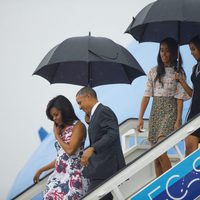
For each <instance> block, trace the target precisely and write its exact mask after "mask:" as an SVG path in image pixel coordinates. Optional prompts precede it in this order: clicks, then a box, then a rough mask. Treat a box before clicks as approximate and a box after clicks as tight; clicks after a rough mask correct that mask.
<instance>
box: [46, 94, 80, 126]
mask: <svg viewBox="0 0 200 200" xmlns="http://www.w3.org/2000/svg"><path fill="white" fill-rule="evenodd" d="M53 107H55V108H57V109H58V110H60V112H61V115H62V121H63V125H72V124H73V122H74V121H75V120H78V117H77V116H76V114H75V112H74V108H73V106H72V104H71V102H70V101H69V100H68V99H67V98H66V97H65V96H62V95H58V96H56V97H54V98H53V99H51V100H50V101H49V103H48V104H47V108H46V115H47V117H48V119H50V120H51V121H53V117H52V115H51V113H50V111H51V109H52V108H53Z"/></svg>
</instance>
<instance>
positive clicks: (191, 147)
mask: <svg viewBox="0 0 200 200" xmlns="http://www.w3.org/2000/svg"><path fill="white" fill-rule="evenodd" d="M198 145H199V138H198V137H196V136H193V135H189V136H188V137H186V139H185V148H186V151H185V156H188V155H189V154H191V153H192V152H193V151H195V150H196V149H198Z"/></svg>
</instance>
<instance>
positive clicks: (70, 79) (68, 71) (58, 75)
mask: <svg viewBox="0 0 200 200" xmlns="http://www.w3.org/2000/svg"><path fill="white" fill-rule="evenodd" d="M33 74H36V75H39V76H42V77H44V78H45V79H47V80H48V81H49V82H50V83H69V84H75V85H81V86H90V87H95V86H98V85H104V84H113V83H127V84H131V83H132V81H133V80H134V79H135V78H137V77H139V76H142V75H145V73H144V71H143V69H142V68H141V66H140V65H139V63H138V62H137V61H136V59H135V58H134V57H133V56H132V55H131V54H130V53H129V51H128V50H126V49H125V48H124V47H122V46H120V45H119V44H116V43H115V42H113V41H112V40H110V39H108V38H104V37H92V36H90V35H89V36H83V37H72V38H69V39H66V40H64V41H63V42H62V43H60V44H58V45H57V46H55V47H54V48H53V49H51V50H50V51H49V53H48V54H47V55H46V56H45V57H44V59H43V60H42V62H41V63H40V64H39V66H38V67H37V69H36V70H35V72H34V73H33Z"/></svg>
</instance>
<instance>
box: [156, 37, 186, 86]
mask: <svg viewBox="0 0 200 200" xmlns="http://www.w3.org/2000/svg"><path fill="white" fill-rule="evenodd" d="M162 44H166V45H167V46H168V49H169V52H170V63H171V65H172V66H173V67H174V70H175V71H176V72H181V73H183V74H184V75H185V72H184V69H183V67H182V63H183V61H182V57H181V54H180V52H179V63H178V43H177V42H176V40H174V39H173V38H165V39H164V40H162V41H161V42H160V47H159V52H158V56H157V62H158V67H157V74H156V77H155V80H154V81H155V82H156V81H157V80H159V82H160V83H162V81H161V78H162V76H163V75H164V74H165V66H164V63H163V62H162V59H161V56H160V48H161V45H162ZM178 65H179V66H178ZM162 85H163V83H162Z"/></svg>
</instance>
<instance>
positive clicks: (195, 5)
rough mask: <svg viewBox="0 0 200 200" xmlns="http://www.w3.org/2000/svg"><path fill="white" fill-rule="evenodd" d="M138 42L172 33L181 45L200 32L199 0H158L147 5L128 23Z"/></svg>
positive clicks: (161, 37)
mask: <svg viewBox="0 0 200 200" xmlns="http://www.w3.org/2000/svg"><path fill="white" fill-rule="evenodd" d="M125 32H126V33H130V34H131V35H132V36H133V37H134V38H135V39H136V40H137V41H139V42H160V41H161V40H163V39H164V38H166V37H172V38H174V39H175V40H176V41H178V43H179V45H184V44H187V43H188V42H189V41H190V39H191V38H192V37H194V36H196V35H197V34H200V1H199V0H157V1H155V2H153V3H150V4H148V5H147V6H146V7H144V8H143V9H142V10H141V11H140V12H139V13H138V14H137V16H136V17H135V18H134V19H133V20H132V22H131V24H130V25H129V26H128V28H127V30H126V31H125Z"/></svg>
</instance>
